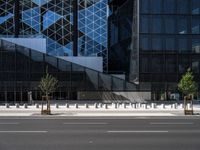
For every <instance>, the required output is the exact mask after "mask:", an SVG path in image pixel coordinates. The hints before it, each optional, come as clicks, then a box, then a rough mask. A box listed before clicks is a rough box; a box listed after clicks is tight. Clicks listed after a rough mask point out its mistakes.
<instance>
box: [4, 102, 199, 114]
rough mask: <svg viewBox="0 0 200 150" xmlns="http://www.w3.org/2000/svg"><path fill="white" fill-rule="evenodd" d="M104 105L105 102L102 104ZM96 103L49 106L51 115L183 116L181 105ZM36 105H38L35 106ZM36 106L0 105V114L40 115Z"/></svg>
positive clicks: (196, 107)
mask: <svg viewBox="0 0 200 150" xmlns="http://www.w3.org/2000/svg"><path fill="white" fill-rule="evenodd" d="M104 105H105V104H104ZM104 105H103V106H98V105H89V106H87V107H86V106H85V105H84V104H81V105H78V106H77V105H75V104H74V105H70V106H64V105H62V106H58V105H53V106H51V111H52V115H53V116H80V117H81V116H83V117H84V116H85V117H87V116H88V117H92V116H94V117H100V116H184V110H183V108H182V105H180V106H177V107H175V108H172V106H171V105H165V106H163V105H162V104H161V105H158V106H156V108H152V107H151V106H150V105H148V106H138V107H132V106H129V105H128V106H123V105H121V106H118V108H115V106H113V105H112V104H110V105H105V106H104ZM37 107H38V106H37ZM37 107H36V106H28V108H25V107H24V106H20V107H19V108H16V106H9V108H6V107H5V106H0V116H41V115H40V111H41V105H39V108H37ZM194 114H196V115H198V114H200V105H195V106H194Z"/></svg>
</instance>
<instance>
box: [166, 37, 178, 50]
mask: <svg viewBox="0 0 200 150" xmlns="http://www.w3.org/2000/svg"><path fill="white" fill-rule="evenodd" d="M165 48H166V50H167V51H174V50H175V49H176V48H175V39H174V38H173V37H172V38H170V37H169V38H166V39H165Z"/></svg>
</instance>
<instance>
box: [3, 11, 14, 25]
mask: <svg viewBox="0 0 200 150" xmlns="http://www.w3.org/2000/svg"><path fill="white" fill-rule="evenodd" d="M11 17H13V14H11V13H9V14H8V15H6V16H3V17H0V24H2V23H4V22H5V21H6V20H8V19H10V18H11Z"/></svg>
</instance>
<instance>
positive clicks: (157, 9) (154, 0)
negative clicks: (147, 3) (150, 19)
mask: <svg viewBox="0 0 200 150" xmlns="http://www.w3.org/2000/svg"><path fill="white" fill-rule="evenodd" d="M161 10H162V0H151V13H153V14H157V13H161Z"/></svg>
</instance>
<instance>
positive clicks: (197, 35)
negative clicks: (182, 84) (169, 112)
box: [108, 0, 200, 100]
mask: <svg viewBox="0 0 200 150" xmlns="http://www.w3.org/2000/svg"><path fill="white" fill-rule="evenodd" d="M109 8H110V11H111V15H110V17H109V27H108V29H109V30H108V33H109V34H108V39H109V41H108V47H109V50H108V52H109V54H108V60H109V62H108V70H109V71H111V72H113V73H115V72H121V73H122V72H125V74H126V78H127V80H129V81H131V82H134V83H136V84H138V88H139V89H140V90H141V91H151V98H152V100H164V99H168V100H169V99H170V97H171V95H173V93H177V92H178V91H177V82H178V81H179V80H180V78H181V76H182V74H183V73H184V72H185V71H186V70H187V68H189V67H190V68H191V69H192V71H193V73H194V75H195V80H196V81H197V82H198V84H199V85H200V80H199V79H200V78H199V77H200V1H199V0H110V1H109Z"/></svg>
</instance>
